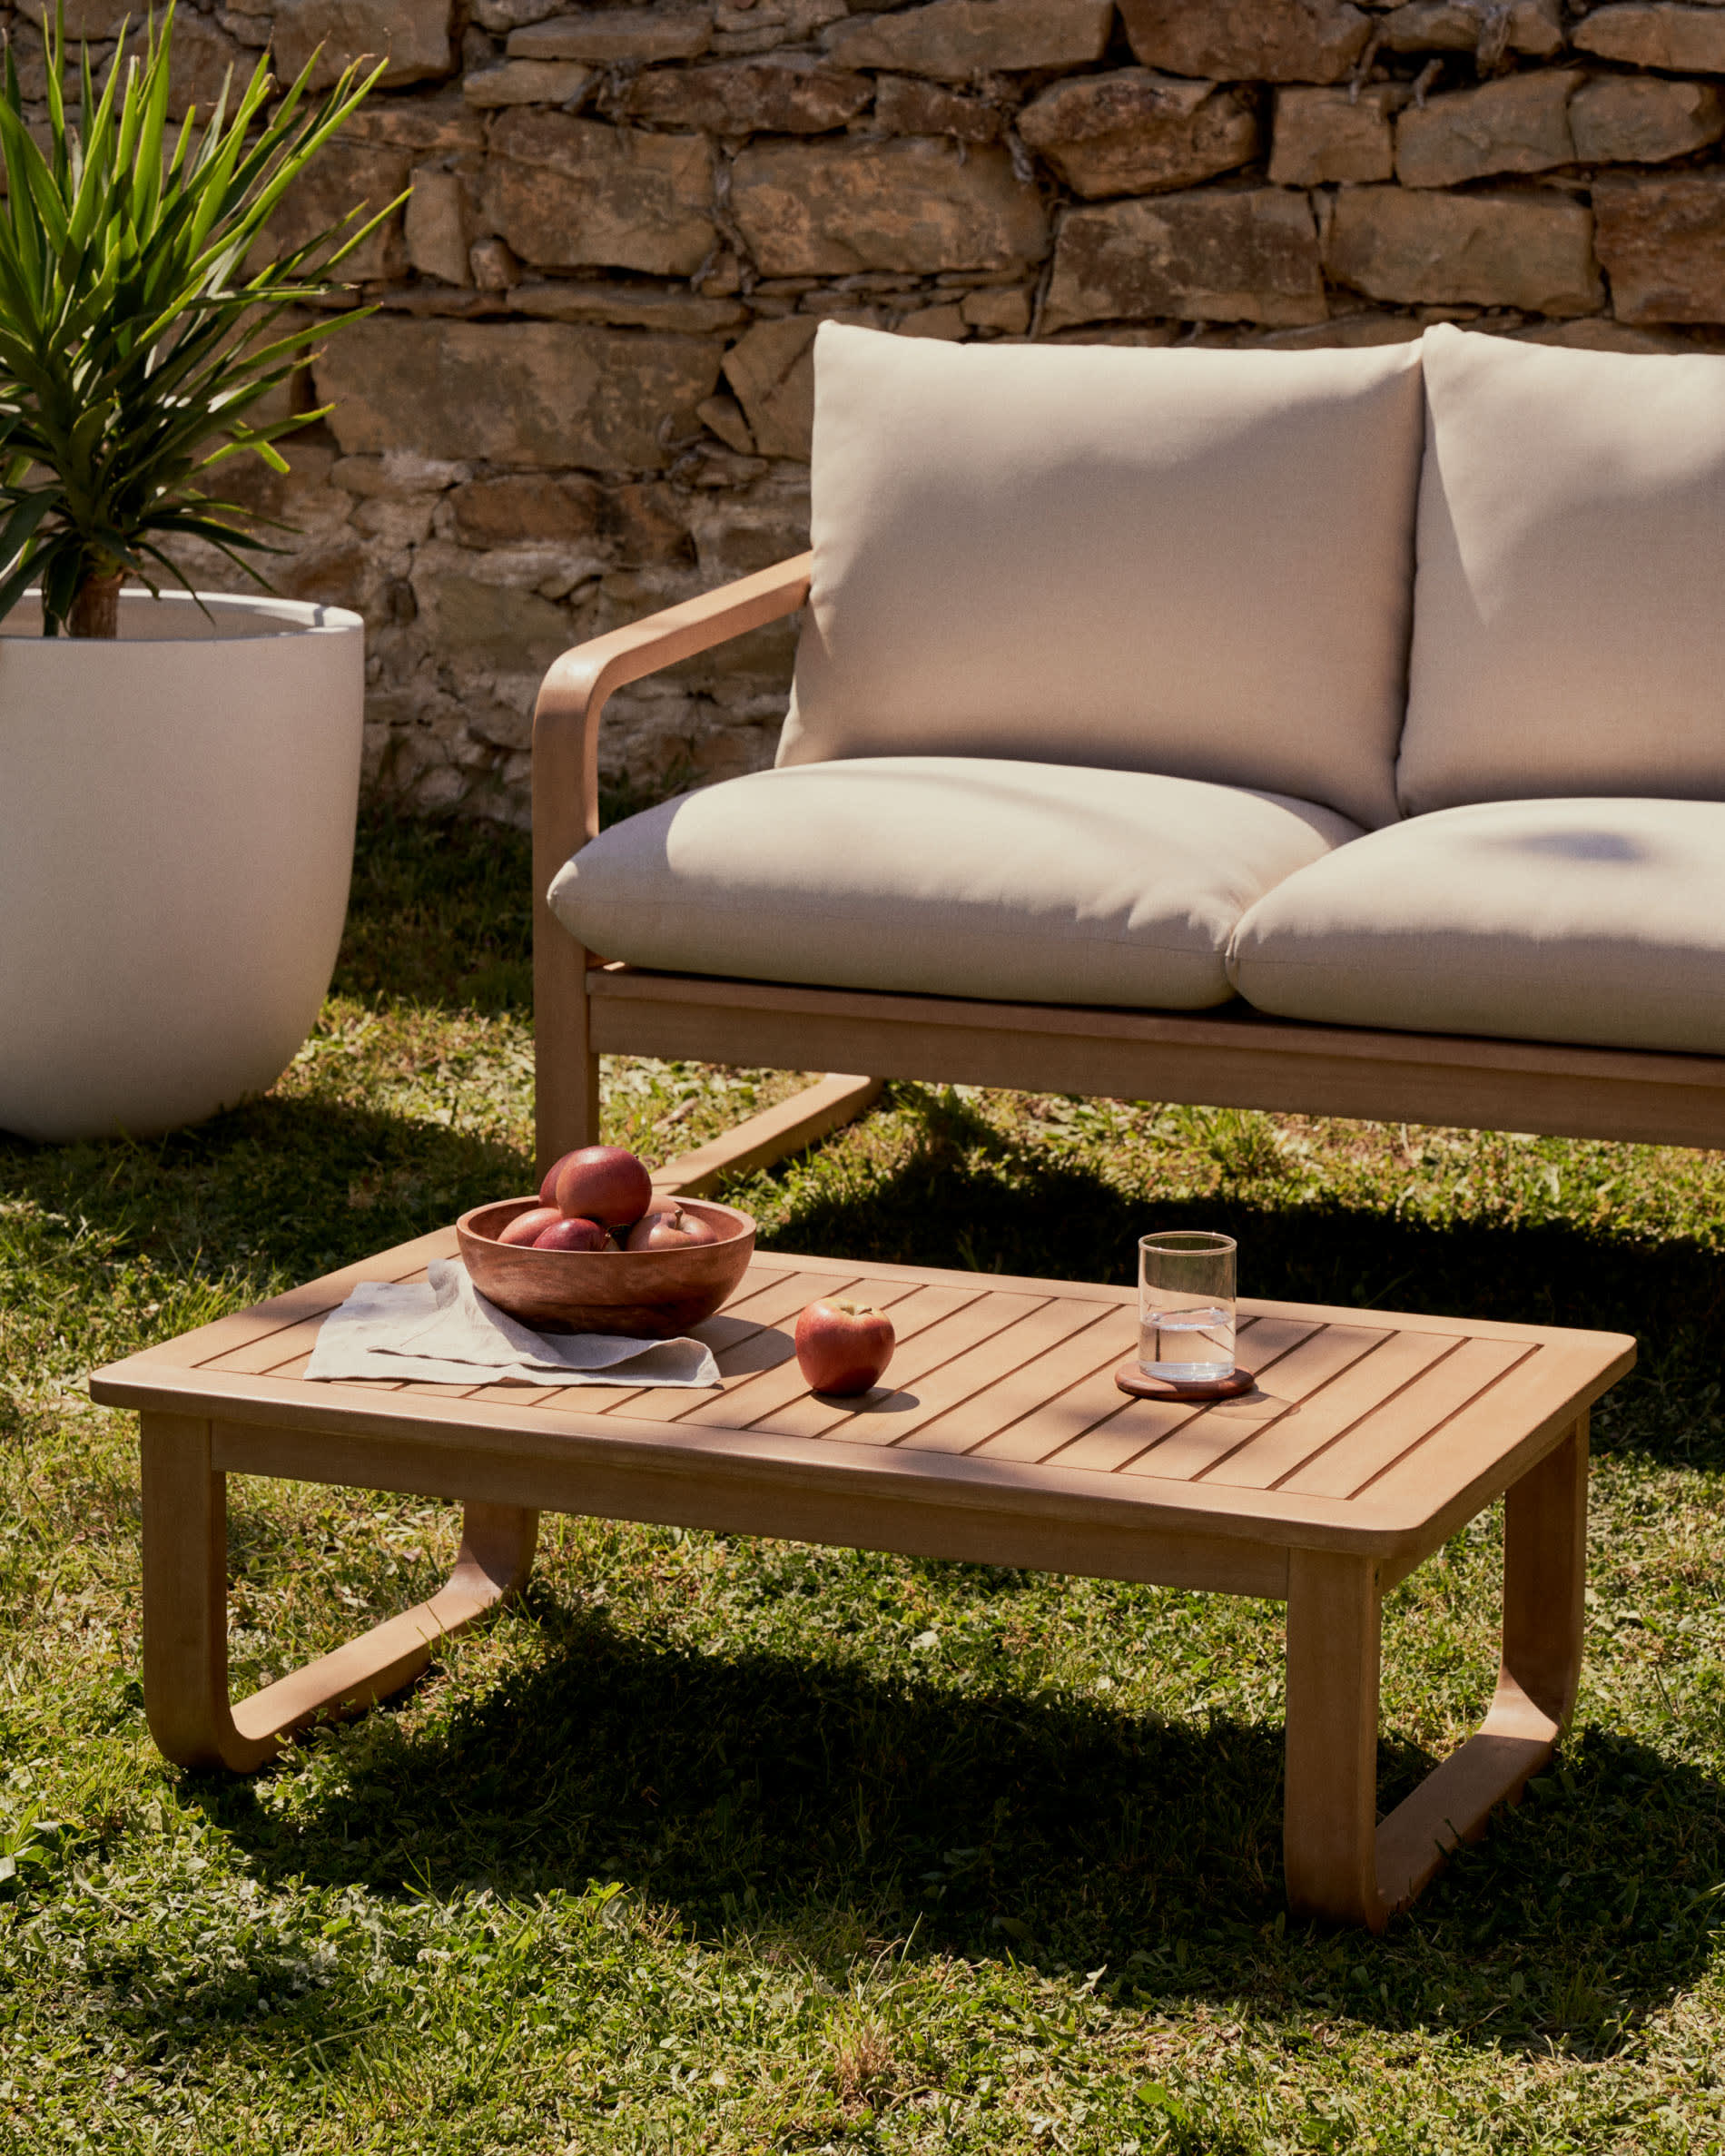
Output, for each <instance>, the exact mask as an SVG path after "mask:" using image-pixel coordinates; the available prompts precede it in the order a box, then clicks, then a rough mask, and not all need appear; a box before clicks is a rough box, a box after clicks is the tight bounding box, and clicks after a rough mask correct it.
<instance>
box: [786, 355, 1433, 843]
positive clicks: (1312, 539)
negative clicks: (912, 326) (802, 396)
mask: <svg viewBox="0 0 1725 2156" xmlns="http://www.w3.org/2000/svg"><path fill="white" fill-rule="evenodd" d="M814 351H815V412H814V463H813V537H814V578H813V592H812V595H811V600H810V605H809V609H808V613H807V615H806V616H805V619H804V625H803V635H802V641H801V644H800V645H799V647H798V652H797V665H796V690H795V699H794V703H793V707H792V712H791V715H790V717H789V718H788V719H787V720H786V722H785V727H784V738H783V741H782V743H781V745H780V750H779V762H780V763H819V762H825V761H827V760H829V759H831V758H833V757H847V756H883V755H902V754H940V755H976V756H1003V757H1030V758H1034V759H1036V760H1038V761H1040V762H1043V763H1077V764H1087V765H1090V766H1093V767H1094V766H1111V767H1114V768H1116V769H1120V770H1130V771H1155V772H1168V773H1176V774H1178V775H1179V776H1182V777H1187V778H1197V779H1209V780H1217V781H1221V782H1224V783H1229V784H1233V785H1238V786H1256V787H1261V788H1264V789H1267V790H1268V791H1272V792H1276V793H1287V794H1293V795H1295V796H1297V797H1298V798H1300V799H1303V800H1306V801H1314V802H1325V803H1326V804H1327V805H1328V806H1329V807H1331V808H1333V809H1337V810H1340V811H1341V812H1343V813H1344V814H1345V815H1347V816H1349V817H1352V818H1353V819H1354V820H1355V822H1359V823H1364V824H1380V823H1387V822H1391V821H1393V820H1394V818H1395V813H1396V810H1395V790H1394V784H1393V767H1394V763H1395V748H1396V742H1397V739H1398V737H1399V735H1400V732H1401V725H1402V716H1403V710H1404V705H1405V697H1406V675H1405V669H1406V650H1407V635H1408V621H1409V614H1410V606H1411V593H1412V577H1413V535H1414V512H1415V495H1416V490H1417V485H1418V476H1419V461H1420V448H1421V438H1422V428H1423V412H1422V399H1421V394H1420V382H1419V349H1418V347H1417V346H1416V345H1395V346H1380V347H1377V348H1375V349H1366V350H1359V351H1312V352H1266V351H1210V350H1197V349H1193V350H1178V351H1176V350H1167V351H1142V350H1131V349H1118V348H1115V347H1111V346H1105V345H1093V346H1078V345H1051V346H1041V345H947V344H941V343H937V342H934V341H932V340H925V339H921V338H905V337H891V336H886V335H882V333H880V332H879V331H876V330H862V329H855V328H851V327H848V326H843V325H841V324H837V323H833V322H826V323H823V325H822V328H821V330H820V334H819V336H818V337H817V338H816V340H815V347H814Z"/></svg>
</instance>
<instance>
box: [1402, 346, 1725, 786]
mask: <svg viewBox="0 0 1725 2156" xmlns="http://www.w3.org/2000/svg"><path fill="white" fill-rule="evenodd" d="M1424 348H1425V394H1426V401H1427V421H1426V438H1425V468H1424V477H1423V479H1422V483H1421V487H1420V507H1419V576H1418V580H1417V583H1416V585H1415V607H1414V660H1413V671H1412V682H1411V685H1410V691H1409V697H1408V713H1407V729H1406V732H1405V734H1404V735H1403V739H1402V755H1401V763H1400V765H1399V768H1398V771H1397V774H1396V776H1397V785H1398V789H1399V792H1400V794H1401V799H1402V805H1403V807H1404V808H1405V810H1406V812H1408V813H1409V814H1410V815H1418V814H1421V813H1423V812H1425V811H1426V810H1429V809H1443V808H1450V807H1453V806H1455V805H1457V804H1459V803H1461V802H1474V801H1518V800H1524V799H1531V798H1534V797H1543V796H1553V795H1564V794H1643V795H1656V796H1660V797H1662V798H1665V799H1672V798H1678V799H1692V800H1693V799H1699V800H1711V801H1720V800H1725V359H1713V358H1710V357H1708V356H1705V355H1700V354H1698V355H1695V356H1693V357H1690V356H1681V357H1671V358H1667V357H1659V356H1654V357H1649V356H1643V355H1641V354H1639V353H1638V354H1629V353H1623V352H1589V351H1568V350H1564V349H1559V348H1556V347H1551V346H1544V345H1533V344H1515V343H1511V342H1508V341H1506V340H1503V339H1502V338H1497V337H1487V336H1484V335H1481V334H1479V333H1477V332H1475V333H1474V334H1472V335H1469V334H1467V333H1464V331H1462V330H1455V329H1452V328H1449V327H1448V326H1445V327H1444V328H1441V329H1434V330H1427V332H1426V334H1425V338H1424Z"/></svg>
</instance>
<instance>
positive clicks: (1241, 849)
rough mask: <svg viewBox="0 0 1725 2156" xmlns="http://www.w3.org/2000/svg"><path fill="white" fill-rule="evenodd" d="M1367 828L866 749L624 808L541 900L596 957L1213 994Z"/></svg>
mask: <svg viewBox="0 0 1725 2156" xmlns="http://www.w3.org/2000/svg"><path fill="white" fill-rule="evenodd" d="M1355 835H1356V827H1355V825H1353V824H1350V823H1349V822H1346V819H1344V818H1343V817H1340V816H1337V815H1335V814H1333V813H1332V812H1330V811H1328V810H1326V809H1316V808H1310V807H1307V806H1306V804H1305V803H1304V802H1296V801H1285V800H1278V799H1277V798H1276V797H1275V796H1273V795H1270V794H1263V793H1243V792H1239V791H1237V790H1235V789H1233V788H1229V787H1222V786H1207V785H1205V784H1203V783H1200V782H1198V781H1197V780H1194V779H1169V778H1158V777H1156V776H1154V775H1152V774H1149V773H1141V772H1118V771H1088V770H1079V769H1075V768H1070V767H1065V766H1050V765H1046V764H1040V763H1002V762H993V761H989V760H985V759H971V758H955V757H946V756H890V757H878V758H876V757H869V758H863V759H861V760H858V761H855V762H848V763H818V764H810V765H805V766H803V767H800V768H797V769H794V770H790V771H773V772H761V773H756V774H755V775H754V776H753V777H751V778H743V779H730V780H727V781H726V782H725V783H724V784H723V785H719V786H713V787H710V788H708V789H706V790H705V792H702V793H687V794H685V795H684V796H683V797H682V798H681V799H680V800H677V801H671V802H665V803H664V804H663V805H662V806H660V807H658V808H655V809H648V810H647V811H646V812H644V813H643V814H641V815H638V816H631V817H630V818H629V820H628V821H627V822H625V823H619V824H614V825H613V826H612V828H611V829H610V830H609V831H606V832H602V833H601V834H600V836H599V837H598V838H597V839H596V840H595V841H594V842H592V843H591V844H590V845H588V846H586V847H584V848H583V849H582V851H581V852H579V853H577V855H576V856H575V857H574V859H573V860H572V861H569V862H568V863H567V866H566V867H565V868H564V869H563V871H561V873H560V874H559V875H558V876H557V881H555V882H554V883H553V884H552V886H551V894H550V896H551V906H552V910H553V911H555V912H556V914H557V917H558V919H559V920H562V921H563V922H564V923H565V924H566V926H567V927H568V928H569V929H570V930H573V931H574V933H575V934H576V935H577V936H578V937H579V938H580V940H581V941H582V942H583V943H585V944H586V946H587V948H588V949H589V950H596V951H600V952H603V953H604V955H605V956H606V958H614V959H626V960H629V961H630V962H631V963H632V964H635V965H637V966H650V967H655V968H658V969H660V970H666V971H671V972H691V973H704V974H725V975H730V976H733V977H735V978H740V979H747V980H789V981H804V982H810V983H813V984H815V985H818V986H823V987H834V988H859V989H902V990H909V991H914V992H920V993H923V994H928V995H940V996H976V997H986V998H996V999H1007V1000H1015V999H1016V1000H1022V1001H1029V1002H1035V1003H1101V1004H1108V1003H1115V1004H1126V1005H1130V1006H1138V1007H1151V1008H1165V1009H1203V1008H1204V1007H1205V1006H1206V1005H1208V1004H1212V1003H1221V1002H1225V1001H1226V1000H1227V998H1228V996H1229V995H1230V994H1231V992H1232V991H1231V990H1230V989H1229V988H1228V984H1227V973H1226V971H1225V970H1224V966H1223V960H1224V956H1225V954H1226V952H1227V940H1228V937H1229V935H1230V934H1231V933H1232V931H1233V928H1234V924H1235V922H1236V921H1237V920H1238V919H1239V917H1240V915H1241V913H1242V912H1243V911H1245V910H1246V908H1247V906H1249V905H1250V904H1251V902H1252V901H1253V900H1254V899H1256V898H1257V897H1258V896H1259V895H1260V894H1261V893H1262V892H1264V891H1267V890H1268V889H1269V888H1270V886H1271V885H1272V884H1274V883H1276V882H1278V881H1280V880H1281V878H1282V877H1284V876H1286V875H1288V874H1290V873H1291V872H1292V871H1294V870H1296V869H1297V868H1300V867H1302V866H1303V865H1304V864H1305V863H1306V862H1307V861H1316V860H1317V859H1319V858H1320V856H1322V855H1323V854H1325V853H1326V852H1328V850H1329V849H1330V848H1331V847H1332V846H1336V845H1340V844H1342V843H1343V842H1346V840H1348V839H1350V838H1353V837H1355Z"/></svg>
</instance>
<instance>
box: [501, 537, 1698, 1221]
mask: <svg viewBox="0 0 1725 2156" xmlns="http://www.w3.org/2000/svg"><path fill="white" fill-rule="evenodd" d="M811 558H812V557H811V556H808V555H806V554H805V555H801V556H796V557H795V558H794V559H793V560H790V561H786V562H782V563H779V564H777V565H776V566H774V567H773V568H769V569H764V570H762V571H760V572H759V574H757V575H755V576H748V577H744V578H743V579H742V580H741V581H740V582H738V583H735V584H731V585H727V586H724V587H723V588H722V589H720V590H718V591H715V592H709V593H706V594H704V595H703V596H701V597H699V598H696V599H691V600H689V601H687V602H685V604H684V605H679V606H673V607H670V608H668V609H666V610H665V612H663V613H660V614H657V615H651V616H649V617H648V618H647V619H646V620H644V621H640V622H636V623H633V624H631V625H629V626H628V627H626V628H623V629H617V630H614V631H613V632H611V634H610V635H605V636H600V637H597V638H595V639H594V640H593V641H592V642H590V643H587V644H584V645H577V647H576V648H575V649H574V650H572V651H568V652H566V653H565V654H564V655H562V657H560V658H559V659H557V661H556V662H555V664H554V665H552V667H551V669H550V671H549V673H548V674H547V675H546V678H545V682H544V685H543V686H542V688H541V690H540V693H539V700H538V706H537V713H536V716H535V721H534V733H533V876H534V885H535V892H534V1003H535V1019H536V1043H537V1045H536V1060H537V1147H538V1153H539V1158H540V1164H541V1166H542V1167H543V1166H546V1165H548V1164H549V1162H550V1161H551V1160H552V1159H554V1158H556V1157H557V1155H558V1154H559V1153H562V1152H565V1151H567V1149H568V1148H569V1147H572V1146H582V1145H589V1144H592V1143H594V1142H596V1139H597V1137H598V1129H599V1120H598V1068H599V1065H598V1058H599V1057H600V1055H601V1054H616V1055H642V1056H664V1057H673V1058H686V1059H690V1060H697V1061H704V1062H714V1063H729V1064H755V1065H767V1066H770V1067H774V1068H781V1069H787V1070H806V1069H811V1068H813V1069H821V1070H825V1071H827V1072H829V1073H831V1074H833V1075H830V1076H829V1077H827V1078H824V1079H823V1081H822V1082H821V1084H819V1085H818V1086H815V1087H813V1088H809V1089H808V1091H807V1092H805V1093H804V1094H803V1095H801V1096H799V1097H798V1099H797V1101H795V1102H792V1103H785V1104H782V1105H781V1106H780V1107H778V1108H774V1109H773V1110H771V1111H769V1112H768V1113H767V1114H766V1115H765V1116H763V1117H753V1118H751V1119H750V1120H749V1121H748V1122H747V1123H745V1124H743V1125H740V1126H739V1127H737V1128H736V1130H734V1132H731V1133H727V1134H726V1136H725V1137H724V1138H722V1139H720V1140H718V1141H717V1142H716V1143H715V1144H714V1145H712V1146H708V1147H704V1148H703V1149H702V1152H701V1155H700V1156H699V1157H698V1161H697V1160H695V1159H693V1158H691V1159H690V1160H688V1161H685V1162H679V1163H675V1164H672V1165H671V1166H669V1167H667V1168H666V1169H665V1170H664V1171H662V1172H661V1176H659V1177H656V1178H655V1180H656V1181H659V1182H660V1183H661V1185H662V1186H663V1187H665V1188H666V1189H670V1188H673V1187H675V1188H679V1189H685V1190H694V1189H696V1188H705V1187H710V1186H712V1185H713V1184H714V1183H715V1182H717V1181H718V1180H719V1179H720V1178H721V1177H722V1176H724V1174H726V1173H729V1172H733V1171H734V1170H735V1169H738V1168H743V1167H759V1166H763V1165H765V1164H766V1163H768V1162H770V1161H771V1160H773V1159H774V1158H778V1157H783V1156H784V1155H785V1154H787V1153H791V1152H794V1151H796V1150H799V1149H800V1148H801V1147H804V1146H807V1145H809V1144H811V1143H813V1140H814V1139H815V1138H817V1137H822V1136H823V1135H825V1133H826V1132H827V1131H829V1130H831V1129H833V1127H835V1126H836V1125H837V1124H838V1123H840V1122H842V1121H843V1119H844V1117H846V1116H847V1115H852V1114H855V1113H857V1112H859V1111H860V1109H861V1108H862V1107H864V1106H865V1105H866V1104H867V1102H868V1101H869V1100H870V1099H872V1098H873V1096H874V1094H875V1093H876V1092H877V1091H878V1089H879V1084H880V1081H881V1080H882V1079H883V1078H917V1079H926V1080H933V1081H936V1082H943V1083H948V1084H961V1085H978V1086H991V1087H1004V1088H1018V1089H1021V1090H1026V1091H1034V1092H1048V1093H1076V1094H1090V1095H1097V1096H1109V1097H1113V1098H1120V1099H1127V1100H1157V1101H1177V1102H1181V1103H1186V1104H1194V1105H1196V1104H1202V1105H1205V1106H1208V1107H1217V1108H1265V1109H1272V1110H1283V1111H1287V1112H1292V1113H1303V1114H1309V1115H1332V1116H1347V1117H1361V1118H1364V1119H1367V1120H1372V1121H1377V1122H1410V1123H1413V1122H1417V1123H1437V1124H1450V1125H1460V1126H1463V1127H1472V1128H1475V1129H1506V1130H1516V1131H1537V1132H1543V1133H1547V1134H1550V1135H1553V1136H1558V1137H1591V1138H1606V1139H1631V1140H1639V1141H1642V1142H1645V1143H1650V1144H1657V1145H1680V1146H1694V1147H1710V1146H1716V1145H1719V1144H1720V1143H1725V1057H1717V1056H1700V1055H1673V1054H1667V1053H1663V1052H1653V1051H1647V1050H1640V1049H1627V1048H1579V1047H1566V1046H1560V1045H1556V1044H1552V1043H1546V1042H1540V1041H1521V1040H1497V1039H1475V1038H1470V1037H1464V1036H1457V1035H1449V1034H1424V1033H1403V1032H1391V1031H1373V1030H1368V1029H1356V1028H1351V1027H1338V1026H1320V1025H1308V1024H1306V1023H1304V1022H1302V1021H1299V1020H1296V1019H1276V1018H1267V1017H1265V1016H1264V1015H1263V1014H1261V1013H1259V1012H1257V1011H1255V1010H1253V1009H1251V1008H1250V1007H1249V1006H1248V1005H1246V1004H1243V1003H1235V1004H1230V1005H1225V1006H1223V1007H1221V1008H1220V1009H1217V1010H1213V1011H1203V1012H1198V1013H1195V1014H1192V1015H1189V1016H1181V1015H1178V1014H1173V1013H1167V1012H1149V1011H1135V1010H1112V1009H1089V1008H1075V1007H1066V1006H1060V1005H1049V1004H1021V1003H991V1002H984V1001H974V1002H973V1001H970V1000H968V999H961V998H958V997H936V996H919V995H895V994H886V993H881V992H878V991H874V990H867V989H833V988H822V987H790V986H785V985H783V984H780V983H776V982H765V981H745V980H720V979H715V978H710V977H706V976H697V975H683V974H667V973H653V972H647V971H645V970H641V969H639V968H636V967H631V966H626V965H621V964H617V963H616V962H613V961H609V960H606V958H605V957H604V956H603V955H602V954H599V953H596V952H588V951H586V950H584V949H583V948H582V946H581V945H580V944H579V943H578V942H577V940H576V939H575V938H574V937H573V936H571V935H570V934H569V932H568V930H567V929H565V928H564V927H563V925H562V923H561V922H560V921H558V920H557V917H556V916H555V915H554V914H553V913H552V911H551V910H550V907H549V906H548V904H547V898H546V894H547V891H548V890H549V888H550V885H551V882H552V880H553V878H554V877H555V876H556V874H557V871H558V870H559V869H560V868H561V867H562V866H563V864H564V862H565V861H567V860H568V858H569V856H570V855H571V854H573V853H575V852H577V851H578V850H579V848H580V847H581V846H583V845H585V844H586V842H587V841H588V840H589V839H592V838H595V837H596V836H597V834H598V828H599V821H598V764H599V729H600V725H601V723H602V720H603V715H604V711H605V705H606V701H607V700H608V698H609V697H610V696H611V694H613V693H614V691H616V689H618V688H620V687H622V686H624V685H625V684H627V683H630V682H634V681H638V680H641V679H643V678H644V677H645V676H646V675H647V674H654V673H656V672H658V671H659V670H660V669H661V668H664V667H666V666H671V665H676V664H678V663H679V662H681V661H682V660H684V659H687V658H690V657H693V656H695V655H696V654H697V653H699V652H702V651H705V650H709V649H711V648H712V647H713V646H715V645H719V644H722V643H724V642H727V641H729V640H730V639H731V638H733V637H735V636H740V635H746V634H747V633H748V632H749V631H750V630H752V629H755V628H759V627H761V626H763V625H764V624H766V623H768V622H770V621H774V620H777V619H780V618H782V617H784V615H790V614H793V613H795V612H796V611H797V610H798V609H799V608H800V607H801V606H802V605H803V604H804V603H805V601H806V599H807V597H808V591H809V573H810V565H811ZM850 1072H864V1073H867V1074H868V1075H867V1077H850V1076H847V1075H844V1074H846V1073H850Z"/></svg>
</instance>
